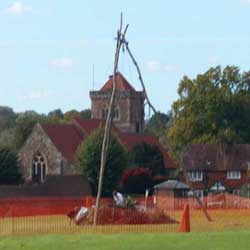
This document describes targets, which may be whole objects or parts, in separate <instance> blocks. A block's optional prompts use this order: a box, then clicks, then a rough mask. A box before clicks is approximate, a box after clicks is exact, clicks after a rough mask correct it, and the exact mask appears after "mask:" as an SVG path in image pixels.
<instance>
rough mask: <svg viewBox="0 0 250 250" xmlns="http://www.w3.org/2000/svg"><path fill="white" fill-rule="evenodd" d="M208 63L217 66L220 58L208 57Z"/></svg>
mask: <svg viewBox="0 0 250 250" xmlns="http://www.w3.org/2000/svg"><path fill="white" fill-rule="evenodd" d="M208 62H209V63H212V64H219V62H220V57H218V56H210V57H209V58H208Z"/></svg>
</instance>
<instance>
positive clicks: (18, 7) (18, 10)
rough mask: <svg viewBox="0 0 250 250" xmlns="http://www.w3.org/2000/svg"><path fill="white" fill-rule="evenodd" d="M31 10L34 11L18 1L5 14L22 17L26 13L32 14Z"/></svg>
mask: <svg viewBox="0 0 250 250" xmlns="http://www.w3.org/2000/svg"><path fill="white" fill-rule="evenodd" d="M31 10H32V8H31V7H29V6H26V5H25V4H24V3H22V2H20V1H16V2H14V3H12V4H11V5H10V6H9V7H7V8H6V9H5V13H7V14H11V15H15V16H22V15H24V14H25V13H27V12H30V11H31Z"/></svg>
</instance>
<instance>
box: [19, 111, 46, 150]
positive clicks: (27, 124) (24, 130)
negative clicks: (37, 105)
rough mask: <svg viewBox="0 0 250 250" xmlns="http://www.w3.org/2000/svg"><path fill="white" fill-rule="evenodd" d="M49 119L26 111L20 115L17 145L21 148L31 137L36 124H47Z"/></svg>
mask: <svg viewBox="0 0 250 250" xmlns="http://www.w3.org/2000/svg"><path fill="white" fill-rule="evenodd" d="M46 121H48V118H47V117H46V116H45V115H40V114H38V113H36V112H35V111H25V112H23V113H19V114H18V115H17V118H16V145H17V148H20V147H21V146H22V145H23V143H24V142H25V141H26V139H27V138H28V136H29V135H30V133H31V131H32V129H33V127H34V126H35V124H36V123H38V122H40V123H43V122H46Z"/></svg>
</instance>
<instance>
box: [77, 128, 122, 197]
mask: <svg viewBox="0 0 250 250" xmlns="http://www.w3.org/2000/svg"><path fill="white" fill-rule="evenodd" d="M103 135H104V130H103V129H98V130H96V131H94V132H93V133H92V134H91V135H90V136H89V137H88V138H87V139H86V141H85V142H84V143H83V144H82V145H81V147H80V149H79V152H78V160H79V170H80V173H81V174H83V175H85V176H86V177H87V178H88V179H89V181H90V183H91V185H92V190H93V192H94V194H95V195H96V193H97V188H98V182H99V170H100V159H101V148H102V139H103ZM126 166H127V151H126V149H125V147H124V146H123V145H122V144H121V143H120V142H119V139H118V138H117V137H116V136H115V135H113V134H112V135H111V139H110V145H109V149H108V155H107V162H106V166H105V171H104V179H103V180H104V182H103V195H104V196H110V195H111V193H112V190H113V189H114V188H115V187H116V186H117V184H118V181H119V180H120V177H121V174H122V172H123V170H124V169H125V168H126Z"/></svg>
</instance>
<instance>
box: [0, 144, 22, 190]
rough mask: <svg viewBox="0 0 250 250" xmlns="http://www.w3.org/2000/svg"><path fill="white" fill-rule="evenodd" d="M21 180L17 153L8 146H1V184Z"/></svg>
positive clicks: (14, 182)
mask: <svg viewBox="0 0 250 250" xmlns="http://www.w3.org/2000/svg"><path fill="white" fill-rule="evenodd" d="M20 180H21V174H20V166H19V162H18V157H17V154H15V153H13V152H12V151H11V150H9V149H8V148H0V184H1V185H2V184H6V185H9V184H18V183H19V182H20Z"/></svg>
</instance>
